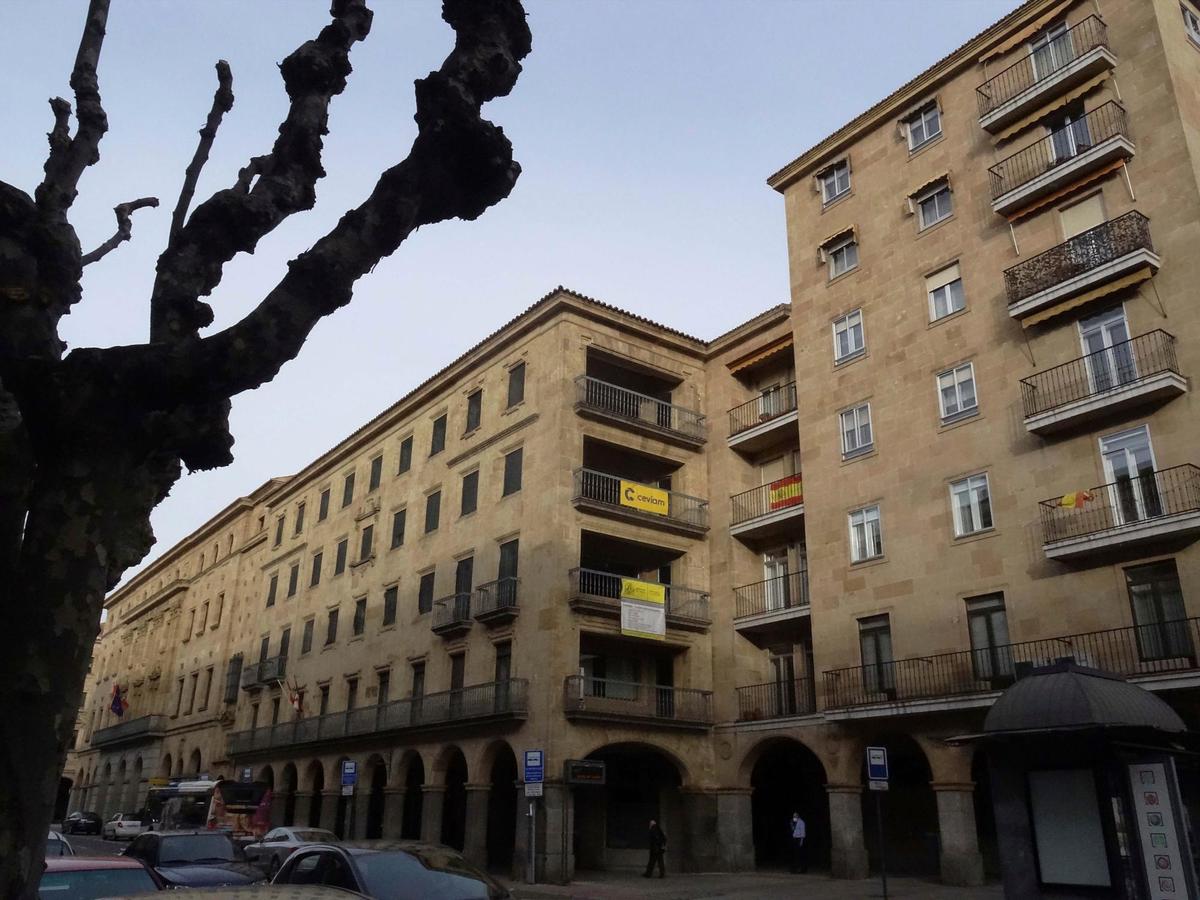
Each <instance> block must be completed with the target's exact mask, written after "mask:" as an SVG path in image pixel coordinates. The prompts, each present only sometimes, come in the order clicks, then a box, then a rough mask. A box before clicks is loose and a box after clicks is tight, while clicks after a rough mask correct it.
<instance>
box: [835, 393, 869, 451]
mask: <svg viewBox="0 0 1200 900" xmlns="http://www.w3.org/2000/svg"><path fill="white" fill-rule="evenodd" d="M841 421H842V459H851V458H852V457H855V456H862V455H863V454H864V453H868V452H870V451H871V449H872V448H874V446H875V439H874V436H873V435H872V434H871V404H870V403H864V404H862V405H861V406H856V407H854V408H853V409H848V410H846V411H845V412H843V413H842V414H841Z"/></svg>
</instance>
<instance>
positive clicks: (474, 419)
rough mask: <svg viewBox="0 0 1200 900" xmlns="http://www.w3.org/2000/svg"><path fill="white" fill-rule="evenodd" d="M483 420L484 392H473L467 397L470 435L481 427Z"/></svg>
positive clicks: (467, 431)
mask: <svg viewBox="0 0 1200 900" xmlns="http://www.w3.org/2000/svg"><path fill="white" fill-rule="evenodd" d="M482 419H483V391H481V390H479V391H472V392H471V393H469V394H468V395H467V430H466V433H467V434H470V433H471V432H472V431H474V430H475V429H476V428H478V427H479V423H480V421H481V420H482Z"/></svg>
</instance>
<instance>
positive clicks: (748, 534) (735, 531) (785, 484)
mask: <svg viewBox="0 0 1200 900" xmlns="http://www.w3.org/2000/svg"><path fill="white" fill-rule="evenodd" d="M729 503H730V506H731V507H732V508H731V510H730V516H729V533H730V534H732V535H733V536H734V537H740V538H755V539H757V538H766V537H773V536H776V535H780V534H789V533H794V532H795V528H796V525H795V523H794V522H793V520H799V519H801V518H803V516H804V482H803V480H802V479H801V477H800V475H799V473H797V474H795V475H785V476H784V477H783V478H777V479H776V480H775V481H772V482H771V483H770V484H764V485H761V486H759V487H756V488H751V489H750V490H748V491H742V493H740V494H734V495H733V496H732V497H730V498H729Z"/></svg>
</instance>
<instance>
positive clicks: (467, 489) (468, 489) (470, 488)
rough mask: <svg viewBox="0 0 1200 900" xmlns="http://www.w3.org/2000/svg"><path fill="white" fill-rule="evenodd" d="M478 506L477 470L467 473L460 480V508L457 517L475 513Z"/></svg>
mask: <svg viewBox="0 0 1200 900" xmlns="http://www.w3.org/2000/svg"><path fill="white" fill-rule="evenodd" d="M478 505H479V470H478V469H476V470H475V471H474V472H468V473H467V474H466V475H464V476H463V479H462V508H461V509H460V510H459V515H462V516H466V515H470V514H471V513H473V512H475V509H476V507H477V506H478Z"/></svg>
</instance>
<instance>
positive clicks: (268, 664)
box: [242, 656, 287, 688]
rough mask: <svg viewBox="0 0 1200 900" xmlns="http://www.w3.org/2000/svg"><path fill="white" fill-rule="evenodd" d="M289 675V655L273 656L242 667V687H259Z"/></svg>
mask: <svg viewBox="0 0 1200 900" xmlns="http://www.w3.org/2000/svg"><path fill="white" fill-rule="evenodd" d="M285 677H287V657H286V656H271V657H268V658H267V659H262V660H259V661H258V662H256V663H251V664H250V665H248V666H246V667H245V668H244V669H242V687H243V688H252V687H258V686H259V685H260V684H270V683H271V682H272V681H280V680H282V679H283V678H285Z"/></svg>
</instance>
